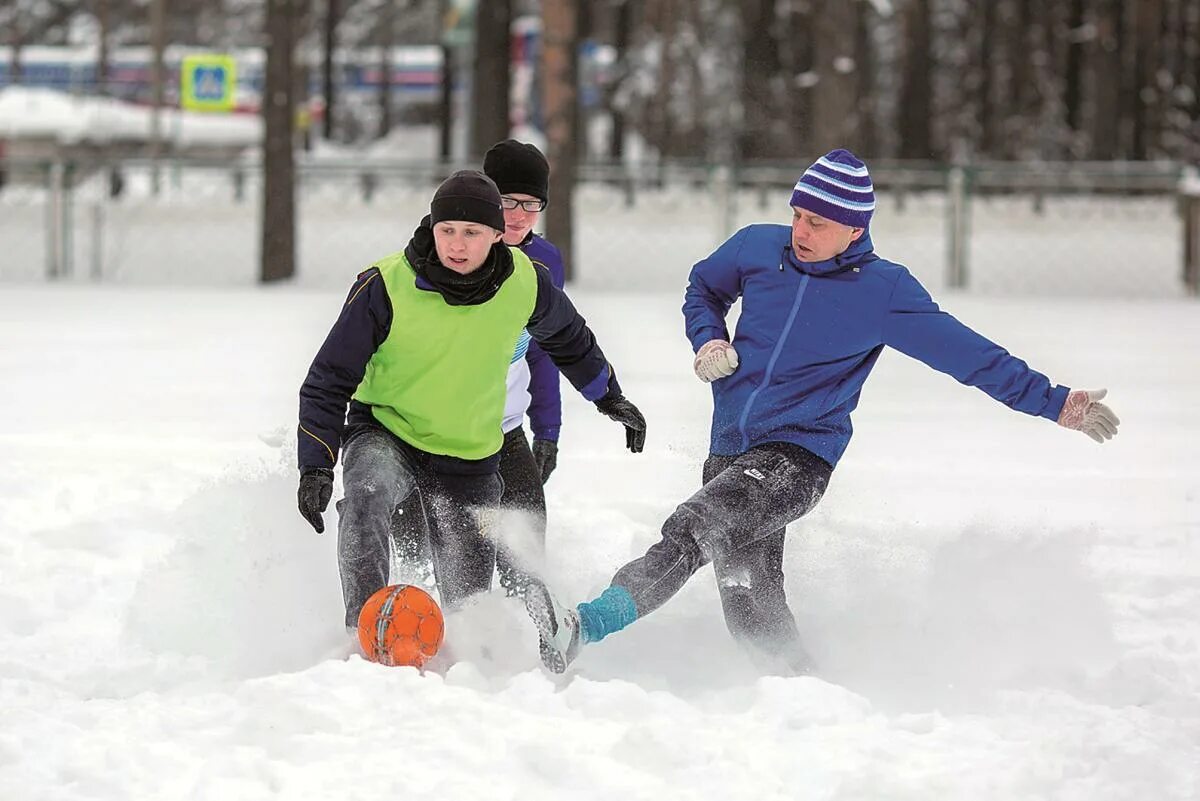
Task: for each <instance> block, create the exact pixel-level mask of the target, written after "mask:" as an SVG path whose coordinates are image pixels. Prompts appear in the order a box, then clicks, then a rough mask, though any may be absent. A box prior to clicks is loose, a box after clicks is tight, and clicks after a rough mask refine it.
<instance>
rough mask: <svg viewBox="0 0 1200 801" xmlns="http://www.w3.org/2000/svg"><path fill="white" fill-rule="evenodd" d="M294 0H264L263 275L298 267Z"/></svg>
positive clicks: (287, 274) (282, 274) (280, 275)
mask: <svg viewBox="0 0 1200 801" xmlns="http://www.w3.org/2000/svg"><path fill="white" fill-rule="evenodd" d="M298 5H299V4H298V3H297V2H295V0H268V2H267V17H266V39H267V68H266V80H265V84H264V87H263V100H262V115H263V128H264V132H265V133H264V137H263V215H262V263H261V267H260V273H259V274H260V277H261V280H262V281H263V282H264V283H266V282H269V281H278V280H281V279H285V278H291V277H292V276H293V275H295V273H296V186H295V181H296V165H295V150H294V147H295V143H294V141H293V136H294V122H295V118H296V110H295V99H294V97H293V95H292V93H293V91H294V90H295V53H294V50H295V36H296V30H295V26H296V24H297V21H298V20H297V17H298V16H299V11H300V9H299V8H298Z"/></svg>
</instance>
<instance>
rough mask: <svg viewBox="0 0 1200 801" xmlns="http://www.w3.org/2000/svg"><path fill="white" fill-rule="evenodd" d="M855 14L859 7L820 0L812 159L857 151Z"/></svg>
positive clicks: (838, 0) (857, 80) (842, 1)
mask: <svg viewBox="0 0 1200 801" xmlns="http://www.w3.org/2000/svg"><path fill="white" fill-rule="evenodd" d="M920 1H921V2H926V0H920ZM858 13H859V4H858V3H857V2H845V0H824V2H822V3H821V4H820V5H819V7H818V9H817V14H816V26H817V27H816V31H815V32H814V35H815V39H814V45H815V52H814V61H815V64H814V71H815V72H816V75H817V84H816V86H815V87H814V93H813V115H814V116H813V142H812V144H813V148H814V155H817V154H820V153H824V152H825V151H827V150H832V149H834V148H838V147H845V148H849V149H851V150H854V149H857V148H858V138H859V137H858V114H857V110H858V89H859V65H858V62H857V61H856V60H855V57H854V55H855V53H854V46H855V40H856V32H857V30H858V22H857V16H858Z"/></svg>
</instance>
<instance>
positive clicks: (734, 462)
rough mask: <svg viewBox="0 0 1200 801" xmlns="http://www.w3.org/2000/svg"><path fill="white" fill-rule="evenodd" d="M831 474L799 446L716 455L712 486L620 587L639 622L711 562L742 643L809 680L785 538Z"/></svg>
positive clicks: (683, 507)
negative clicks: (786, 569)
mask: <svg viewBox="0 0 1200 801" xmlns="http://www.w3.org/2000/svg"><path fill="white" fill-rule="evenodd" d="M832 472H833V469H832V468H831V467H830V466H829V465H828V464H827V463H826V462H825V461H823V460H822V459H820V458H818V457H817V456H815V455H814V454H812V453H811V452H809V451H808V450H806V449H804V448H801V447H799V446H798V445H792V444H790V443H769V444H766V445H761V446H758V447H755V448H751V449H750V450H749V451H747V452H745V453H743V454H741V455H739V456H720V455H716V454H713V455H711V456H710V457H709V458H708V460H707V461H706V462H705V463H704V486H703V487H701V488H700V490H699V491H698V492H696V494H695V495H693V496H692V497H691V498H688V499H687V500H686V501H684V502H683V503H682V504H680V505H679V507H678V508H677V509H676V510H675V512H674V513H673V514H672V515H671V516H670V517H669V518H667V521H666V522H665V523H664V524H663V527H662V539H660V540H659V541H658V542H657V543H655V544H654V545H653V546H651V547H650V549H649V550H648V551H647V552H646V553H645V555H644V556H642V557H640V558H638V559H635V560H634V561H632V562H630V563H629V564H627V565H625V566H624V567H623V568H621V569H620V570H619V571H618V572H617V574H616V576H614V577H613V581H612V583H613V584H614V585H618V586H621V587H624V588H625V589H626V590H628V591H629V594H630V595H631V596H632V597H633V600H634V603H635V604H636V605H637V612H638V617H639V618H640V617H644V616H645V615H647V614H649V613H650V612H652V611H654V610H655V609H657V608H658V607H659V606H661V605H662V604H663V603H665V602H666V601H667V599H669V598H670V597H671V596H673V595H674V594H675V593H676V592H678V591H679V590H680V589H681V588H682V587H683V585H684V584H685V583H686V582H687V580H688V579H689V578H690V577H691V576H692V574H693V573H695V572H696V571H697V570H699V569H700V568H701V567H702V566H704V565H705V564H708V563H709V562H710V561H711V562H713V568H714V572H715V574H716V579H717V587H718V589H719V591H720V594H721V605H722V607H723V610H724V613H725V623H726V625H727V626H728V627H729V631H730V633H731V634H732V635H733V636H734V638H735V639H737V640H738V641H739V642H740V643H742V644H744V645H746V646H750V648H749V650H750V651H751V653H752V655H753V656H755V657H756V658H757V657H761V659H760V661H761V662H763V663H764V664H765V665H766V666H768V667H771V668H778V669H782V670H784V671H786V672H793V673H794V672H804V671H805V670H806V669H807V663H808V658H807V655H806V654H805V653H804V651H803V648H802V647H801V644H800V638H799V634H798V632H797V630H796V621H795V619H794V618H793V617H792V612H791V609H789V608H788V604H787V597H786V595H785V593H784V586H783V585H784V582H783V545H784V531H785V526H787V524H788V523H790V522H792V521H795V520H798V519H799V518H800V517H802V516H803V515H805V514H807V513H808V512H809V511H810V510H811V509H812V508H813V507H814V506H816V505H817V502H818V501H819V500H820V499H821V496H822V495H823V494H824V493H825V489H826V487H828V486H829V478H830V475H831V474H832Z"/></svg>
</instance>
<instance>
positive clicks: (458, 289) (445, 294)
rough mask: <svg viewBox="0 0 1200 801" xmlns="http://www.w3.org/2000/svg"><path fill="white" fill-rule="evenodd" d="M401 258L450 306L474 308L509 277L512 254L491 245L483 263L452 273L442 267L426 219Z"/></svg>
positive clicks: (505, 248) (489, 298)
mask: <svg viewBox="0 0 1200 801" xmlns="http://www.w3.org/2000/svg"><path fill="white" fill-rule="evenodd" d="M404 257H405V258H406V259H408V263H409V264H411V265H412V268H413V271H414V272H416V274H417V276H418V277H420V278H424V279H425V280H426V281H428V282H429V283H430V284H432V285H433V288H434V289H436V290H437V291H438V293H439V294H440V295H441V296H442V298H443V299H444V300H445V301H446V303H447V304H448V305H450V306H478V305H479V304H481V303H487V302H488V301H489V300H491V299H492V298H493V297H495V296H496V293H497V292H499V291H500V285H501V284H503V283H504V282H505V281H507V280H508V277H509V276H510V275H512V274H513V258H512V251H510V250H509V249H508V247H507V246H506V245H505V244H504V242H503V241H500V242H497V243H496V244H495V245H492V250H491V252H490V253H488V257H487V260H486V261H484V263H483V266H481V267H480V268H479V269H477V270H472V271H471V272H469V273H467V274H466V275H461V274H459V273H456V272H454V271H453V270H451V269H450V268H448V267H446V266H445V265H443V264H442V262H441V260H440V259H439V258H438V255H437V247H436V245H435V244H434V240H433V228H432V227H431V226H430V224H429V217H428V216H426V217H425V219H423V220H421V224H420V225H419V226H417V230H416V231H414V232H413V236H412V239H411V240H409V243H408V245H407V246H406V247H405V248H404Z"/></svg>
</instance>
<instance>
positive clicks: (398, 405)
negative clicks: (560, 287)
mask: <svg viewBox="0 0 1200 801" xmlns="http://www.w3.org/2000/svg"><path fill="white" fill-rule="evenodd" d="M509 250H510V251H511V252H512V257H513V274H512V275H511V276H509V278H508V280H507V281H505V282H504V283H503V284H501V286H500V290H499V291H498V292H497V293H496V295H495V296H494V297H492V298H491V299H490V300H488V301H487V302H486V303H481V304H479V305H477V306H451V305H449V304H448V303H446V301H445V300H443V299H442V296H441V295H440V294H439V293H437V292H435V291H430V290H424V289H418V288H417V286H416V284H415V276H416V274H415V273H414V272H413V269H412V267H411V266H410V265H409V263H408V259H406V258H405V257H404V253H403V252H401V253H396V254H393V255H391V256H388V257H387V258H385V259H383V260H382V261H380V262H377V263H376V264H375V267H377V268H378V269H379V273H380V275H381V276H382V277H383V283H384V286H385V287H386V288H387V293H388V298H389V299H390V300H391V304H392V327H391V330H390V331H388V335H387V339H385V340H384V341H383V344H381V345H380V346H379V348H378V349H377V350H376V351H375V353H374V355H372V356H371V360H370V361H369V362H367V371H366V374H365V375H364V376H363V380H362V383H361V384H359V385H358V389H357V390H356V391H355V393H354V399H355V400H357V401H360V402H361V403H365V404H368V405H369V406H371V411H372V412H373V413H374V415H375V419H376V420H378V421H379V422H380V424H381V425H383V426H384V427H385V428H386V429H387V430H388V431H391V432H392V433H393V434H395V435H396V436H397V437H399V438H400V439H402V440H404V441H405V442H407V443H409V444H410V445H412V446H413V447H415V448H418V449H420V450H422V451H425V452H426V453H435V454H439V455H443V456H456V457H458V458H460V459H484V458H487V457H488V456H491V455H492V454H494V453H496V452H497V451H499V450H500V446H501V445H502V444H503V442H504V435H503V433H501V430H500V426H501V423H502V421H503V419H504V396H505V379H506V377H507V375H508V366H509V363H510V362H511V361H512V356H513V351H514V349H515V348H516V345H517V337H519V336H520V335H521V330H522V329H524V328H525V325H526V324H527V323H528V322H529V315H531V314H532V313H533V307H534V303H535V301H536V300H537V275H536V274H535V272H534V267H533V264H532V263H531V262H530V261H529V257H528V256H526V255H525V254H524V253H522V252H521V251H520V250H518V249H516V248H509Z"/></svg>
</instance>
